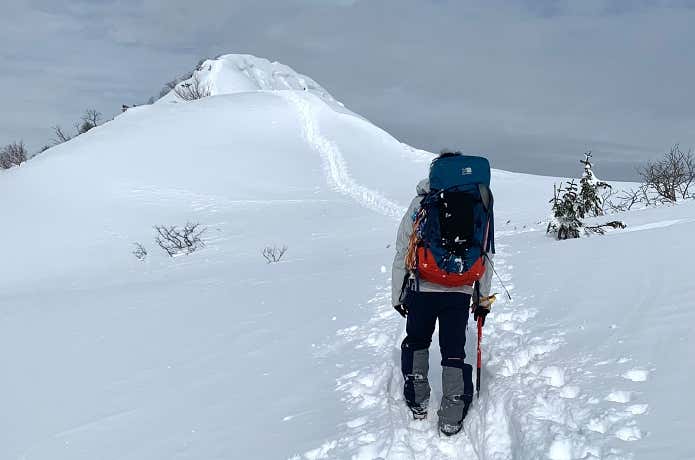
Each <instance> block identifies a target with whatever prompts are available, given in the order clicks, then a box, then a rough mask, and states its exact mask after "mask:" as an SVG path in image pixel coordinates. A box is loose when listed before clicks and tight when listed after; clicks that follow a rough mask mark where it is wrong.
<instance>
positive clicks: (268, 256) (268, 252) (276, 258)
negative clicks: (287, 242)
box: [262, 246, 287, 264]
mask: <svg viewBox="0 0 695 460" xmlns="http://www.w3.org/2000/svg"><path fill="white" fill-rule="evenodd" d="M286 252H287V246H282V247H278V246H266V247H265V248H263V252H262V254H263V257H265V260H266V262H268V263H269V264H273V263H277V262H280V260H281V259H282V256H284V255H285V253H286Z"/></svg>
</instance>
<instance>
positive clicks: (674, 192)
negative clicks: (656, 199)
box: [638, 144, 695, 203]
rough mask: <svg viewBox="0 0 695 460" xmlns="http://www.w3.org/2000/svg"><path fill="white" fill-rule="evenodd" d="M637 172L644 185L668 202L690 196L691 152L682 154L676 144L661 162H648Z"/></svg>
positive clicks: (694, 170)
mask: <svg viewBox="0 0 695 460" xmlns="http://www.w3.org/2000/svg"><path fill="white" fill-rule="evenodd" d="M638 171H639V174H640V176H641V177H642V180H643V181H644V183H645V184H646V185H647V186H648V187H651V188H653V189H654V190H655V191H656V193H658V195H659V196H660V197H662V198H664V199H665V200H667V201H669V202H672V203H673V202H675V201H676V200H677V199H678V198H683V199H685V198H688V197H690V196H691V195H690V187H691V186H692V185H693V182H694V181H695V158H694V157H693V151H692V150H688V151H687V152H683V151H682V150H681V149H680V146H679V145H678V144H676V145H674V146H673V148H671V150H670V151H669V152H667V153H666V154H665V155H664V157H663V158H662V159H661V160H659V161H656V162H649V163H647V165H646V166H644V167H643V168H640V169H639V170H638Z"/></svg>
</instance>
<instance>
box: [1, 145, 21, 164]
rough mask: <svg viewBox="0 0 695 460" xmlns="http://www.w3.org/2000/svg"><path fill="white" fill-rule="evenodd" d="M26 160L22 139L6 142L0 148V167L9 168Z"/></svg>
mask: <svg viewBox="0 0 695 460" xmlns="http://www.w3.org/2000/svg"><path fill="white" fill-rule="evenodd" d="M25 161H27V149H26V147H24V143H23V142H22V141H19V142H13V143H11V144H7V145H6V146H5V147H3V148H2V150H0V169H10V168H11V167H13V166H19V165H21V164H22V163H24V162H25Z"/></svg>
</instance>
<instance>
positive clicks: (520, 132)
mask: <svg viewBox="0 0 695 460" xmlns="http://www.w3.org/2000/svg"><path fill="white" fill-rule="evenodd" d="M694 19H695V10H694V9H693V8H691V2H687V1H685V0H683V1H660V2H659V1H653V2H647V1H636V2H624V1H619V0H614V1H607V0H601V1H599V0H585V1H582V2H572V1H569V0H566V1H550V0H543V1H536V0H525V1H511V0H491V1H488V2H479V3H473V2H460V1H454V0H438V1H423V0H362V1H339V0H335V1H327V0H324V1H319V0H276V1H260V0H255V1H251V0H237V1H234V2H229V1H222V0H208V1H201V2H189V1H182V0H169V1H164V0H100V1H86V0H85V1H77V0H73V1H64V2H54V1H47V0H33V1H29V2H25V3H22V4H21V5H17V4H16V5H14V6H10V7H9V13H8V14H6V15H5V16H3V18H0V30H2V31H3V32H2V34H3V36H2V38H3V43H4V44H7V45H8V46H5V47H3V49H2V50H0V59H1V60H2V69H0V70H1V72H0V83H1V84H2V86H3V87H4V88H17V87H20V88H22V91H21V93H22V94H20V92H19V91H7V94H6V95H5V106H4V108H5V110H3V112H2V115H0V142H4V141H9V140H11V139H15V138H18V137H21V138H24V139H25V140H26V141H28V142H29V143H30V145H32V146H33V147H38V146H39V144H40V143H42V142H45V141H47V140H48V138H50V135H51V134H50V129H49V128H50V126H51V125H52V124H55V123H61V124H63V125H66V126H70V125H71V123H72V121H73V120H75V119H76V118H78V117H79V114H80V112H81V111H82V110H83V109H84V108H86V107H96V108H97V109H99V110H101V111H103V112H105V113H109V114H112V113H115V111H116V110H117V107H120V104H121V103H133V102H140V101H144V100H146V99H147V98H148V97H149V96H151V95H154V94H156V93H157V92H158V90H159V88H160V87H161V85H162V84H163V83H164V82H165V81H167V80H169V79H171V78H173V77H174V76H176V75H178V74H180V73H182V72H184V71H186V70H189V69H190V68H191V67H192V66H193V65H194V63H195V62H197V60H198V59H199V58H200V57H204V56H213V55H216V54H220V53H229V52H242V53H251V54H256V55H259V56H263V57H267V58H269V59H273V60H278V61H281V62H283V63H285V64H288V65H290V66H292V67H294V68H295V69H297V70H298V71H300V72H303V73H306V74H308V75H310V76H311V77H313V78H314V79H316V80H317V81H319V82H320V83H321V84H322V85H324V86H325V87H326V88H327V89H329V90H330V91H331V92H332V93H333V94H334V95H335V96H336V97H337V98H338V99H340V100H342V101H343V102H345V103H346V104H347V105H348V106H349V107H351V108H352V109H353V110H355V111H356V112H358V113H361V114H363V115H365V116H366V117H367V118H369V119H371V120H372V121H374V122H375V123H377V124H378V125H380V126H382V127H384V128H385V129H387V130H388V131H390V132H391V133H393V134H394V135H395V136H396V137H398V138H399V139H401V140H403V141H405V142H408V143H410V144H413V145H416V146H418V147H423V148H427V149H431V150H438V149H440V148H441V147H444V146H449V147H456V148H460V149H463V150H465V151H469V152H478V153H484V154H488V155H489V156H490V157H491V158H492V159H493V160H494V163H495V165H496V166H498V167H503V168H507V169H515V170H523V171H528V172H539V173H547V174H573V173H575V172H576V171H577V169H578V168H577V159H578V157H579V156H580V155H581V153H582V151H584V149H587V148H590V149H593V150H594V152H595V155H596V158H597V161H598V164H599V169H598V172H599V173H600V174H602V175H603V176H607V177H615V178H631V177H634V167H635V165H636V164H637V163H638V162H640V161H643V160H644V159H647V158H650V157H652V156H654V155H656V154H658V153H660V152H662V151H664V150H666V149H667V148H668V147H669V145H670V144H672V143H674V142H681V143H683V144H684V145H689V143H691V144H695V115H693V112H692V111H691V108H690V107H691V106H692V105H693V102H695V92H693V91H692V90H691V86H692V83H690V82H691V81H692V77H691V75H692V74H693V73H694V72H695V59H694V58H695V46H693V45H695V43H693V41H694V39H693V38H692V34H691V33H689V28H690V24H692V23H693V20H694Z"/></svg>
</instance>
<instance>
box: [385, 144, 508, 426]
mask: <svg viewBox="0 0 695 460" xmlns="http://www.w3.org/2000/svg"><path fill="white" fill-rule="evenodd" d="M489 185H490V164H489V163H488V161H487V160H486V159H485V158H481V157H473V156H467V155H462V154H461V153H459V152H442V154H440V155H439V156H438V157H437V158H435V159H434V160H433V161H432V164H431V166H430V173H429V178H428V179H424V180H423V181H421V182H420V183H419V184H418V185H417V196H416V197H415V198H414V199H413V201H412V203H411V204H410V207H409V208H408V211H407V212H406V214H405V216H404V217H403V220H402V221H401V224H400V227H399V229H398V235H397V240H396V256H395V258H394V261H393V272H392V302H393V307H394V308H395V309H396V311H398V313H400V314H401V316H403V317H404V318H406V319H407V322H406V333H407V336H406V338H405V339H404V340H403V343H402V345H401V370H402V372H403V378H404V379H405V384H404V397H405V401H406V403H407V405H408V407H409V408H410V410H411V411H412V414H413V417H414V418H415V419H416V420H421V419H425V418H426V417H427V406H428V403H429V398H430V385H429V381H428V377H427V372H428V370H429V346H430V343H431V342H432V334H433V333H434V328H435V323H436V321H437V320H439V347H440V349H441V355H442V362H441V364H442V390H443V396H442V401H441V405H440V408H439V411H438V412H437V413H438V415H439V429H440V430H441V432H442V433H444V434H445V435H449V436H451V435H453V434H456V433H458V432H459V431H460V430H461V427H462V426H463V419H464V418H465V416H466V414H467V412H468V408H469V406H470V404H471V402H472V401H473V375H472V374H473V367H472V366H471V365H470V364H467V363H465V362H464V358H465V357H466V354H465V352H464V345H465V343H466V323H467V322H468V315H469V307H471V311H472V312H473V314H474V318H475V319H476V320H478V318H481V322H480V323H481V325H482V323H483V322H484V320H485V316H486V315H487V314H488V313H489V312H490V307H491V306H492V303H493V302H494V301H495V296H494V295H490V283H491V278H492V274H493V266H492V254H493V253H494V225H493V215H492V205H493V198H492V193H491V191H490V188H489Z"/></svg>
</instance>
